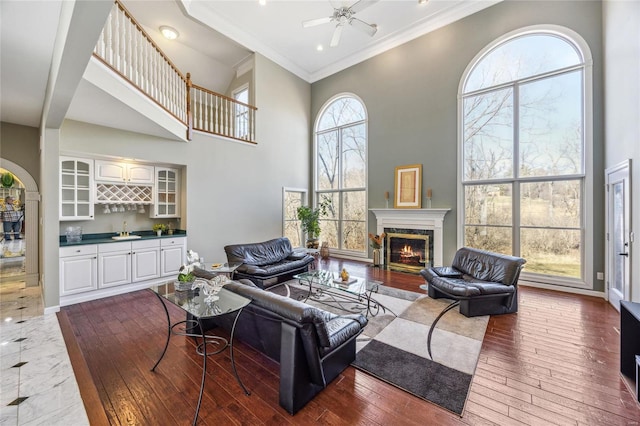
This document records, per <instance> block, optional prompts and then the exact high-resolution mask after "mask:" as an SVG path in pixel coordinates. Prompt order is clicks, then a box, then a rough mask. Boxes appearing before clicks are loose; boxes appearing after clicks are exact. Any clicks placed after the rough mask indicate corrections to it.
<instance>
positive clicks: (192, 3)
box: [181, 0, 503, 83]
mask: <svg viewBox="0 0 640 426" xmlns="http://www.w3.org/2000/svg"><path fill="white" fill-rule="evenodd" d="M181 1H182V4H183V5H184V9H185V11H186V12H187V14H189V15H190V16H191V17H193V18H194V19H197V20H199V21H201V22H203V23H204V24H205V25H208V26H210V27H211V28H213V29H215V30H216V31H218V32H220V33H221V34H224V35H225V36H227V37H229V38H231V39H232V40H234V41H236V42H237V43H239V44H241V45H243V46H244V47H246V48H247V49H250V50H252V51H254V52H257V53H260V54H261V55H263V56H265V57H266V58H268V59H270V60H272V61H273V62H275V63H277V64H278V65H280V66H282V67H283V68H285V69H287V70H288V71H290V72H291V73H293V74H295V75H296V76H298V77H300V78H301V79H303V80H305V81H306V82H308V83H314V82H316V81H318V80H321V79H323V78H326V77H328V76H330V75H332V74H335V73H337V72H339V71H342V70H344V69H346V68H349V67H351V66H353V65H356V64H358V63H360V62H363V61H365V60H367V59H370V58H372V57H374V56H376V55H379V54H381V53H383V52H386V51H387V50H390V49H393V48H394V47H397V46H400V45H401V44H404V43H406V42H408V41H411V40H413V39H415V38H417V37H420V36H422V35H424V34H427V33H429V32H431V31H435V30H437V29H438V28H442V27H444V26H445V25H448V24H451V23H452V22H455V21H457V20H459V19H462V18H464V17H466V16H469V15H471V14H474V13H476V12H478V11H480V10H482V9H485V8H487V7H490V6H493V5H495V4H497V3H500V2H502V1H503V0H483V1H465V2H455V3H453V4H452V5H451V6H450V7H447V8H444V9H441V10H440V11H438V12H436V13H434V14H432V15H428V16H425V17H424V18H423V19H422V20H421V21H420V22H418V23H417V24H415V25H412V26H411V27H408V28H406V29H404V30H402V31H399V32H396V33H394V34H391V35H389V36H387V37H385V38H384V39H381V40H379V41H377V42H376V43H375V44H374V45H372V46H371V47H369V48H365V49H363V50H361V51H360V52H358V53H356V54H351V55H349V56H348V57H346V58H344V59H342V60H338V61H336V62H333V63H332V64H330V65H328V66H326V67H323V68H321V69H318V70H317V71H312V72H309V71H307V70H305V69H303V68H301V67H300V66H299V65H297V64H295V63H294V62H292V61H291V60H289V59H288V58H286V57H285V56H283V55H281V54H280V53H278V52H277V50H276V49H274V48H273V47H271V46H268V45H267V44H265V43H264V42H263V41H262V40H260V39H258V38H256V37H254V36H252V35H250V34H248V33H247V32H246V31H244V30H243V29H241V28H239V27H237V26H235V25H233V24H231V23H230V22H229V21H228V20H227V19H225V18H224V17H222V16H220V15H216V14H215V13H214V12H213V11H212V10H211V8H210V7H207V6H206V5H205V4H204V3H205V2H201V1H197V0H181Z"/></svg>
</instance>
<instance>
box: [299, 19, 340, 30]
mask: <svg viewBox="0 0 640 426" xmlns="http://www.w3.org/2000/svg"><path fill="white" fill-rule="evenodd" d="M331 19H333V17H332V16H327V17H326V18H318V19H310V20H308V21H304V22H303V23H302V26H303V27H304V28H309V27H315V26H316V25H322V24H326V23H329V22H331Z"/></svg>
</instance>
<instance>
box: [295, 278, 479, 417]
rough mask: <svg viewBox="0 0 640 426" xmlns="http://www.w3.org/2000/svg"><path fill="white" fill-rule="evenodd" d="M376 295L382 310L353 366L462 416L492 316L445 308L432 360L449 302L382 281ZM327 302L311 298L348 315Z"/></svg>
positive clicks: (369, 327) (299, 293) (313, 302)
mask: <svg viewBox="0 0 640 426" xmlns="http://www.w3.org/2000/svg"><path fill="white" fill-rule="evenodd" d="M288 284H289V287H290V289H291V297H294V298H300V297H301V296H306V290H305V288H304V287H303V286H301V285H300V284H298V283H297V281H295V280H294V281H290V282H289V283H288ZM372 299H374V300H375V301H377V302H378V303H379V304H380V305H381V306H382V307H384V309H380V310H379V311H378V314H377V315H375V316H371V315H370V316H369V317H368V320H369V323H368V324H367V326H366V327H365V329H364V332H363V333H362V334H361V335H360V337H359V338H358V341H357V355H356V360H355V361H354V362H353V366H354V367H356V368H358V369H360V370H362V371H365V372H367V373H368V374H371V375H373V376H375V377H378V378H380V379H381V380H384V381H386V382H388V383H390V384H392V385H394V386H396V387H398V388H400V389H403V390H405V391H407V392H409V393H412V394H413V395H415V396H417V397H420V398H422V399H425V400H427V401H430V402H432V403H435V404H437V405H439V406H441V407H443V408H446V409H447V410H449V411H452V412H454V413H456V414H458V415H462V412H463V411H464V405H465V403H466V399H467V395H468V393H469V387H470V385H471V380H472V378H473V374H474V372H475V369H476V365H477V363H478V357H479V355H480V348H481V347H482V340H483V338H484V334H485V331H486V328H487V323H488V321H489V316H481V317H473V318H467V317H465V316H464V315H461V314H460V313H459V311H458V309H453V310H451V311H449V312H447V313H446V314H445V315H444V316H443V317H442V318H441V319H440V321H439V322H438V324H437V326H436V328H435V330H434V332H433V335H432V338H431V353H432V354H433V359H430V358H429V355H428V351H427V335H428V332H429V327H430V326H431V324H432V323H433V321H434V320H435V318H436V317H437V316H438V314H439V313H440V312H441V311H442V310H443V309H444V308H445V307H446V306H447V305H448V304H449V303H451V301H450V300H448V299H437V300H436V299H431V298H429V297H428V296H427V295H426V294H424V293H415V292H409V291H404V290H399V289H394V288H391V287H386V286H383V285H380V286H379V290H378V292H377V293H373V294H372ZM325 302H327V300H323V298H322V297H320V298H313V297H312V298H309V299H308V301H307V303H309V304H310V305H316V306H318V307H321V308H323V309H325V310H328V311H331V312H334V313H337V314H340V313H344V311H343V310H341V309H337V308H336V307H335V306H327V305H326V304H325ZM328 302H329V303H331V302H330V301H328ZM345 306H347V305H345ZM364 313H365V312H363V314H364Z"/></svg>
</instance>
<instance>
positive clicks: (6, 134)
mask: <svg viewBox="0 0 640 426" xmlns="http://www.w3.org/2000/svg"><path fill="white" fill-rule="evenodd" d="M39 144H40V131H39V130H38V129H37V128H35V127H28V126H21V125H18V124H12V123H0V157H2V158H4V159H5V160H9V161H12V162H14V163H16V164H17V165H19V166H20V167H22V168H23V169H25V170H26V171H27V172H29V174H30V175H31V177H33V179H34V180H35V181H36V183H37V184H38V187H39V186H40V148H39Z"/></svg>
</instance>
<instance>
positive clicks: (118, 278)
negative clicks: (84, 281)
mask: <svg viewBox="0 0 640 426" xmlns="http://www.w3.org/2000/svg"><path fill="white" fill-rule="evenodd" d="M130 282H131V242H121V243H110V244H99V245H98V287H99V288H106V287H113V286H117V285H123V284H129V283H130Z"/></svg>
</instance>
